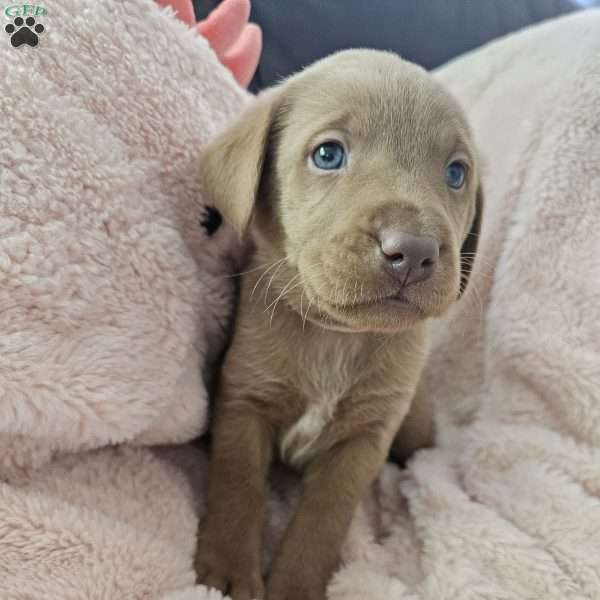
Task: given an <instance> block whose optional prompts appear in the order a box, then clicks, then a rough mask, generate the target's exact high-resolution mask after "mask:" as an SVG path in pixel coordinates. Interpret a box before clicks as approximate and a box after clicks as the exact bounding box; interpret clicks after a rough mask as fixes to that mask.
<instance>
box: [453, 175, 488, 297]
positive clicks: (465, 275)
mask: <svg viewBox="0 0 600 600" xmlns="http://www.w3.org/2000/svg"><path fill="white" fill-rule="evenodd" d="M482 217H483V189H482V185H481V183H479V184H478V186H477V193H476V197H475V214H474V215H473V220H472V221H471V229H470V230H469V233H468V234H467V237H466V238H465V241H464V242H463V245H462V246H461V249H460V292H459V297H460V296H462V294H463V293H464V291H465V289H466V287H467V284H468V283H469V277H470V275H471V270H472V269H473V263H474V262H475V254H476V253H477V245H478V243H479V233H480V231H481V219H482Z"/></svg>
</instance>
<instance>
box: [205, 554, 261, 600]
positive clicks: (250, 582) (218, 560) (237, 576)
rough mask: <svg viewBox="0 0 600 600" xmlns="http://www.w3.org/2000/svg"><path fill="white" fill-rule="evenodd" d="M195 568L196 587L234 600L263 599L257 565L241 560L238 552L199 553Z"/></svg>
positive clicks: (247, 559) (253, 561) (250, 559)
mask: <svg viewBox="0 0 600 600" xmlns="http://www.w3.org/2000/svg"><path fill="white" fill-rule="evenodd" d="M255 563H256V564H255ZM194 566H195V568H196V581H197V583H199V584H203V585H205V586H206V587H209V588H215V589H217V590H219V591H220V592H222V593H223V594H224V595H225V594H229V596H231V598H232V600H263V598H264V586H263V581H262V577H261V575H260V569H259V567H258V561H255V560H253V559H252V558H249V557H244V556H240V555H239V552H233V553H229V552H218V551H215V550H214V549H210V547H209V549H208V550H199V551H198V553H197V555H196V561H195V565H194Z"/></svg>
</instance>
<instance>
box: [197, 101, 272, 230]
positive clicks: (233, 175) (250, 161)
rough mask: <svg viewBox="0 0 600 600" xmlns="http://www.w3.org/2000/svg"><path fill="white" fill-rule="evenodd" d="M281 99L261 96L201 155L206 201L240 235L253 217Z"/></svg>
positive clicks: (203, 150)
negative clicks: (274, 120) (277, 103)
mask: <svg viewBox="0 0 600 600" xmlns="http://www.w3.org/2000/svg"><path fill="white" fill-rule="evenodd" d="M278 96H279V94H278V93H276V91H275V90H269V91H268V92H266V93H264V94H261V95H259V96H258V98H257V99H256V100H254V101H253V104H252V105H251V106H250V108H248V109H247V110H246V111H245V112H244V113H243V114H242V115H241V117H239V118H238V120H237V121H236V122H235V123H234V124H233V125H232V126H231V127H229V128H228V129H226V130H225V131H224V132H223V133H221V134H220V135H218V136H217V137H216V138H214V139H213V140H211V141H210V142H209V143H208V144H207V145H206V146H205V147H204V148H203V149H202V151H201V154H200V177H201V180H202V186H203V189H204V192H205V193H206V196H207V198H206V200H207V202H208V203H212V205H213V206H214V207H215V208H216V209H217V210H218V211H219V212H220V213H221V214H222V216H223V218H224V219H225V221H227V222H228V223H229V224H230V225H231V226H232V227H233V228H234V229H235V230H236V231H237V232H238V233H239V234H240V235H242V234H243V233H244V232H245V231H246V229H247V228H248V225H249V224H250V220H251V218H252V213H253V209H254V206H255V203H256V195H257V193H258V189H259V185H260V179H261V176H262V172H263V166H264V161H265V154H266V151H267V144H268V142H269V132H270V129H271V126H272V122H273V119H274V116H275V113H276V99H277V98H278Z"/></svg>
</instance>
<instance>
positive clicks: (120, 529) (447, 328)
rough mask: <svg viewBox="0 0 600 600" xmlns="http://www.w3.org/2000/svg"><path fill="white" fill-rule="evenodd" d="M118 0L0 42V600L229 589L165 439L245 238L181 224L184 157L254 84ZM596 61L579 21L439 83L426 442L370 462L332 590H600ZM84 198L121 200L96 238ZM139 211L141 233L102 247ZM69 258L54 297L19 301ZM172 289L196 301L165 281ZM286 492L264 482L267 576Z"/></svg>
mask: <svg viewBox="0 0 600 600" xmlns="http://www.w3.org/2000/svg"><path fill="white" fill-rule="evenodd" d="M112 6H114V5H112V3H109V2H108V0H100V1H98V0H96V1H93V0H78V1H77V2H76V1H75V0H57V1H56V2H55V3H54V9H52V5H50V4H49V5H48V10H49V14H48V18H47V23H48V30H47V32H46V33H47V37H45V38H42V40H41V42H40V45H39V47H37V48H34V49H30V48H28V47H27V48H24V50H26V51H29V50H31V52H29V54H27V55H25V54H21V55H19V54H16V52H17V50H16V49H13V48H9V50H10V53H9V50H5V49H4V48H2V50H0V53H1V55H2V58H4V60H3V61H0V103H1V104H0V105H1V106H2V108H3V109H4V110H3V114H10V115H11V119H5V120H3V121H2V122H1V124H0V140H1V143H0V168H1V169H2V170H1V171H0V199H1V201H2V207H1V208H2V210H1V211H0V223H2V227H3V232H4V235H3V236H2V238H1V239H0V244H2V246H0V247H1V248H2V251H3V252H4V254H3V257H4V258H2V261H1V265H2V271H1V272H2V277H3V285H2V286H1V287H0V307H1V310H2V312H1V313H0V314H2V327H3V336H2V338H1V341H0V343H2V350H3V351H2V353H0V357H1V358H0V360H2V361H3V368H2V369H1V370H0V377H2V386H0V390H1V394H2V395H0V431H1V432H2V440H3V442H2V443H3V446H2V453H1V454H0V457H1V462H0V465H1V467H2V471H1V475H0V480H1V482H0V597H1V598H2V599H3V600H4V598H6V599H7V600H13V599H14V600H26V599H27V600H29V599H35V600H38V599H46V598H47V599H48V600H59V599H60V600H63V599H69V600H71V599H72V600H83V599H103V600H104V599H110V600H113V599H115V600H117V599H119V600H121V599H132V600H133V599H135V600H138V599H140V600H142V599H144V600H155V599H156V600H218V599H219V598H221V596H220V594H218V593H217V592H214V591H210V590H207V589H206V588H204V587H202V586H194V574H193V569H192V556H193V551H194V545H195V532H196V526H197V520H198V516H199V515H200V514H201V513H202V511H203V503H204V491H205V489H206V464H207V456H206V454H205V452H204V451H203V450H202V449H200V448H198V447H194V446H191V445H185V444H183V445H177V446H175V445H173V444H179V443H180V442H182V441H184V440H185V439H189V438H191V437H192V436H193V435H196V434H197V433H199V432H201V431H203V428H204V427H205V415H206V410H207V407H206V394H205V390H204V386H203V385H202V384H203V377H201V376H199V375H196V376H195V377H192V376H191V372H193V371H194V369H191V368H190V367H189V365H190V364H193V365H194V368H195V369H196V370H197V372H198V373H199V372H200V368H201V367H202V366H207V364H206V359H207V352H208V350H211V351H213V350H212V349H213V348H214V346H213V343H212V340H215V345H216V346H218V345H219V340H220V339H221V338H222V336H223V323H224V322H225V321H226V315H227V314H228V310H229V308H230V299H229V295H228V288H227V287H226V284H225V283H223V282H224V281H227V277H223V274H224V273H226V272H227V271H228V269H229V270H230V269H231V265H230V262H231V261H232V260H235V255H236V252H237V251H238V249H237V248H236V245H235V242H234V241H232V239H231V237H230V234H229V233H228V231H227V230H226V229H224V230H222V231H218V232H217V233H215V234H214V236H213V238H207V237H206V236H205V235H204V234H203V233H202V232H200V233H199V232H198V229H193V228H192V222H195V218H190V217H189V215H190V214H192V213H193V212H194V210H196V209H199V208H198V207H197V206H196V203H198V204H200V205H201V204H202V201H201V196H200V191H199V190H198V189H197V188H196V187H195V184H194V183H193V181H194V179H193V176H192V172H193V162H194V146H195V145H198V144H200V143H202V141H203V140H204V139H206V138H207V137H208V136H209V135H211V134H213V133H214V132H215V131H216V130H217V129H218V128H219V127H221V126H223V125H224V124H225V123H226V122H227V120H228V119H230V118H231V115H232V114H234V113H235V112H236V111H237V110H239V107H240V106H241V105H242V104H243V102H244V101H245V96H244V94H243V93H242V92H241V91H239V90H238V89H237V88H236V87H235V84H234V83H233V81H232V79H231V77H229V76H228V75H227V74H226V73H225V71H224V69H222V67H221V66H220V65H219V64H218V63H217V61H216V59H214V57H213V56H212V53H211V51H210V49H209V48H208V47H207V46H206V44H204V43H203V42H202V41H201V40H199V39H197V38H192V37H191V36H188V35H187V33H186V32H185V31H184V28H183V27H182V26H180V25H179V24H176V23H175V22H174V20H173V19H172V17H170V16H169V15H167V14H164V13H161V12H160V11H158V9H156V8H155V7H153V6H151V3H150V2H146V1H144V0H126V1H124V2H122V3H120V8H119V12H118V15H116V14H115V12H116V9H114V8H112ZM51 10H54V11H55V14H57V15H60V19H59V18H57V19H56V23H57V28H58V27H61V28H62V29H60V31H61V34H60V35H56V41H55V42H53V41H52V35H51V34H52V33H54V32H51V31H50V23H51V15H52V12H50V11H51ZM116 16H118V22H119V28H118V29H117V28H115V27H114V21H115V17H116ZM69 19H71V20H74V21H75V22H76V24H77V25H78V27H77V28H74V27H71V26H70V25H71V21H70V20H69ZM61 23H62V25H60V24H61ZM65 24H69V26H66V25H65ZM88 27H89V28H88ZM46 33H45V34H44V35H46ZM42 42H47V45H46V47H44V46H43V45H42ZM52 44H55V45H54V46H52ZM78 48H80V50H79V51H77V49H78ZM34 52H35V54H34ZM107 55H108V56H113V57H116V56H118V57H120V61H117V65H116V66H115V67H114V68H113V69H111V70H108V69H106V68H104V67H102V61H101V57H102V56H107ZM167 56H168V57H169V59H168V60H167V58H166V57H167ZM599 56H600V13H596V12H595V11H590V12H587V13H580V14H576V15H573V16H568V17H564V18H562V19H559V20H556V21H552V22H548V23H547V24H543V25H540V26H536V27H534V28H531V29H529V30H526V31H524V32H521V33H518V34H514V35H512V36H510V37H508V38H505V39H503V40H500V41H498V42H494V43H493V44H491V45H489V46H486V47H484V48H482V49H479V50H477V51H475V52H474V53H472V54H470V55H467V56H465V57H463V58H460V59H458V60H456V61H454V62H453V63H451V64H449V65H447V66H445V67H444V68H442V69H440V70H438V71H437V72H436V73H435V76H436V77H439V78H440V80H442V81H443V82H444V83H445V84H447V85H448V86H449V88H450V89H451V90H452V91H453V92H454V93H455V95H456V96H457V97H458V99H459V100H460V102H461V103H462V104H463V105H464V106H465V108H466V109H467V111H468V113H469V116H470V119H471V121H472V123H473V126H474V128H475V131H476V137H477V138H478V141H479V146H480V148H481V150H482V153H483V154H484V156H485V158H486V162H487V173H486V177H485V187H486V208H487V210H486V213H485V219H484V223H483V229H482V233H481V240H480V242H481V253H480V255H479V257H478V259H477V262H476V265H475V270H474V272H473V275H472V283H473V285H471V286H470V287H469V288H468V291H467V293H466V295H465V297H464V298H463V299H462V300H461V302H460V304H458V305H457V306H456V307H455V308H454V309H453V311H452V313H451V314H450V315H448V317H447V318H445V319H443V320H441V321H439V322H436V323H434V324H433V327H432V329H433V331H432V350H431V353H430V356H429V359H428V363H427V366H426V369H425V374H424V379H423V391H424V392H425V393H427V394H428V395H429V397H430V398H431V399H432V401H433V403H434V405H435V409H436V410H435V415H436V430H437V439H436V445H435V447H434V448H433V449H429V450H421V451H419V452H418V453H417V454H416V456H415V457H414V459H413V460H412V461H411V463H410V464H409V467H408V468H407V469H406V470H400V469H399V468H398V467H396V466H395V465H391V464H390V465H387V466H386V467H385V469H384V470H383V472H382V474H381V476H380V477H379V479H378V480H377V481H376V482H375V484H374V486H373V489H372V491H371V493H370V494H369V496H368V497H367V498H366V499H365V501H364V503H363V505H362V506H361V507H360V508H359V510H358V511H357V514H356V517H355V520H354V523H353V525H352V529H351V531H350V534H349V536H348V540H347V542H346V545H345V548H344V551H343V564H342V566H341V568H340V570H339V571H338V573H337V574H336V575H335V577H334V579H333V580H332V582H331V584H330V586H329V590H328V595H329V598H330V600H359V599H360V600H364V599H366V598H368V599H369V600H383V599H386V600H387V599H397V600H444V599H448V600H449V599H451V598H452V599H458V598H460V600H470V599H477V600H482V599H483V600H488V599H489V600H492V599H493V600H512V599H514V600H517V599H518V600H524V599H526V600H541V599H550V600H552V599H556V600H558V599H560V600H564V599H574V600H580V599H581V600H583V599H596V598H600V558H599V557H600V552H599V550H600V541H599V540H600V536H599V534H598V531H599V530H600V502H599V497H600V467H598V465H600V460H599V458H600V455H599V444H600V302H599V299H600V252H599V251H600V242H599V240H598V237H597V231H598V229H599V227H600V204H599V203H598V198H599V197H600V166H599V165H600V135H599V134H600V113H599V112H598V110H597V107H598V106H599V105H600V60H599V59H598V57H599ZM23 57H26V58H23ZM111 64H112V61H111ZM132 82H133V83H135V85H136V86H142V88H143V90H144V91H145V93H140V92H139V89H138V88H137V87H136V90H137V91H134V92H131V91H130V87H131V86H132ZM106 94H109V97H108V99H107V98H105V97H104V95H106ZM128 94H129V95H128ZM122 97H123V98H122ZM22 100H25V101H23V102H22V105H21V103H20V101H22ZM7 109H10V110H7ZM63 111H66V113H67V114H66V115H65V114H63ZM123 111H127V112H125V113H124V114H121V113H122V112H123ZM137 136H139V139H138V137H137ZM32 139H33V140H39V143H37V144H35V143H32V142H31V140H32ZM80 156H81V157H80ZM82 157H83V158H82ZM34 167H35V168H34ZM111 169H113V170H111ZM44 170H46V173H47V176H43V172H44ZM105 174H107V175H108V176H107V177H104V175H105ZM96 197H98V200H97V201H96ZM57 198H58V199H59V200H60V201H57V200H56V199H57ZM15 199H16V200H18V202H15ZM11 200H12V202H11ZM75 200H77V202H76V201H75ZM78 202H79V203H80V204H81V207H84V206H85V208H86V210H85V211H83V210H81V211H78V208H79V206H80V204H78ZM180 202H181V203H182V204H179V203H180ZM140 203H141V204H140ZM15 204H16V208H15V207H14V205H15ZM139 206H142V207H143V208H141V209H140V210H139V211H138V210H137V209H138V207H139ZM192 208H193V209H194V210H191V209H192ZM17 210H19V211H21V212H20V213H17V214H15V211H17ZM103 210H104V211H106V212H108V213H110V214H116V215H118V217H116V218H114V220H110V219H109V226H108V230H107V229H106V228H105V227H104V224H103V222H102V220H101V219H102V215H103V213H102V211H103ZM90 212H91V213H92V216H91V217H89V220H86V215H88V214H90ZM148 214H151V215H153V216H154V215H155V216H156V219H155V220H156V222H157V225H156V227H157V229H156V230H154V229H153V227H151V226H150V225H149V224H148V223H146V225H147V228H148V230H149V232H148V236H149V237H144V236H141V237H138V238H135V239H141V240H142V241H141V242H140V246H139V247H138V246H136V245H135V244H129V245H125V246H124V247H123V248H121V247H120V246H119V245H118V244H119V243H120V241H121V240H122V239H123V238H124V237H127V236H126V235H125V233H124V232H128V234H129V235H133V234H134V233H135V231H136V227H135V226H136V225H137V224H138V223H139V221H138V219H141V217H142V216H144V217H147V215H148ZM23 223H25V224H26V225H27V227H23V228H22V229H23V231H22V232H21V231H20V230H19V229H18V227H19V225H21V226H22V225H23ZM195 224H196V225H197V223H195ZM48 225H51V227H50V228H49V229H47V230H45V229H44V226H46V227H48ZM11 227H12V229H11ZM111 227H113V228H116V229H113V231H116V232H118V233H116V234H113V235H111V234H110V231H111ZM132 230H133V231H132ZM142 231H144V229H143V228H142ZM13 232H15V233H13ZM152 232H154V234H155V235H154V236H152V235H151V233H152ZM26 234H27V235H29V236H30V237H29V238H26V239H30V240H31V241H30V243H29V246H27V247H29V248H31V250H29V251H26V250H25V251H20V248H21V246H20V245H19V243H18V242H19V240H20V239H22V238H21V237H20V236H25V235H26ZM188 236H189V237H188ZM219 236H221V237H219ZM98 238H100V239H102V240H104V241H105V245H104V246H101V247H100V248H101V250H98V249H97V248H96V247H95V245H94V244H95V242H96V241H97V239H98ZM105 238H106V239H105ZM190 238H191V239H193V240H195V243H192V242H190V241H189V240H190ZM11 239H12V240H13V241H12V243H10V240H11ZM81 240H84V241H85V242H86V243H85V244H83V243H82V244H81V248H79V249H78V250H77V248H78V246H79V242H80V241H81ZM165 240H166V241H165ZM152 241H155V244H156V245H153V244H152V243H151V242H152ZM71 248H73V249H74V250H73V254H71V252H70V249H71ZM102 249H106V252H107V254H108V256H106V257H105V256H104V253H103V252H102ZM134 251H138V252H134ZM128 252H129V254H128ZM88 253H90V254H88ZM203 256H204V257H205V259H203V258H201V257H203ZM73 257H76V258H78V259H79V260H74V259H73ZM130 257H131V262H130V261H129V260H128V259H129V258H130ZM32 261H33V262H32ZM163 261H164V262H163ZM103 262H105V263H106V262H107V263H108V267H106V265H103ZM138 262H139V263H140V265H141V266H143V267H145V268H142V269H140V267H139V266H138ZM131 263H133V265H135V266H136V268H137V273H136V269H134V268H133V266H132V265H131ZM26 267H27V268H26ZM44 269H47V270H48V271H44ZM179 269H181V270H182V271H183V273H184V274H187V277H185V276H182V274H181V273H182V271H179ZM63 270H64V273H65V275H64V277H65V281H66V282H68V283H69V285H70V287H69V286H66V287H65V288H64V290H63V289H62V287H61V288H60V289H54V288H50V289H49V290H48V291H47V292H46V293H45V294H41V293H40V294H39V295H38V296H36V297H32V298H29V296H28V295H27V294H29V295H31V296H33V294H32V291H31V290H28V287H31V286H33V287H34V288H35V286H40V288H41V289H42V290H43V289H44V287H43V285H47V286H50V285H51V284H52V282H53V281H54V280H55V279H56V278H55V277H54V278H53V277H49V276H48V275H46V276H45V277H44V275H45V274H46V273H48V272H50V273H52V272H58V273H62V272H63ZM111 273H112V276H110V277H109V275H111ZM138 273H139V274H138ZM96 276H98V277H99V280H98V281H97V280H96ZM130 276H132V277H137V278H138V279H134V281H135V283H131V282H129V283H128V281H129V280H128V278H129V277H130ZM164 278H166V281H165V279H164ZM182 280H183V281H184V282H186V285H190V286H191V291H190V289H187V287H186V286H182V287H184V288H185V290H184V291H183V292H182V291H181V288H177V287H176V290H177V291H176V292H174V291H172V287H171V286H173V285H176V284H177V282H179V281H182ZM115 282H119V283H118V285H117V283H115ZM218 282H219V284H217V283H218ZM192 284H193V285H192ZM221 285H223V286H225V287H220V286H221ZM107 286H108V289H107ZM113 286H116V289H117V291H115V290H113ZM118 286H125V287H127V290H125V289H123V290H122V291H119V287H118ZM155 286H156V287H157V289H156V290H155ZM211 286H213V287H211ZM65 290H66V291H65ZM161 293H164V294H165V295H164V296H162V295H161ZM153 294H156V301H155V302H153V301H152V300H153V298H154V296H153ZM28 298H29V300H27V299H28ZM27 302H28V303H27ZM121 309H122V310H124V311H128V312H124V313H123V314H121V312H120V311H121ZM61 310H62V311H64V313H61V312H60V311H61ZM138 310H139V315H138V312H137V311H138ZM107 312H108V314H109V316H106V313H107ZM112 313H114V315H112ZM57 314H58V315H60V317H61V318H60V319H59V320H58V321H56V320H55V319H54V317H55V315H57ZM111 315H112V316H113V319H112V320H111V318H110V316H111ZM138 316H139V319H140V321H138V320H137V318H138ZM219 316H220V317H221V318H219ZM134 317H135V318H134ZM78 319H80V320H81V321H78ZM179 319H183V323H180V322H179ZM186 319H189V320H186ZM155 321H156V323H155ZM155 327H156V329H157V330H158V331H157V330H155ZM171 328H178V329H177V334H176V335H175V334H173V331H172V329H171ZM8 334H10V336H12V337H10V336H9V335H8ZM30 334H31V335H32V337H29V335H30ZM107 335H109V336H110V335H113V336H116V337H109V338H108V339H106V338H105V336H107ZM119 336H121V337H119ZM146 336H148V339H147V338H146ZM171 336H172V337H171ZM220 336H221V337H220ZM48 340H50V341H48ZM44 344H46V345H44ZM136 344H139V345H136ZM40 346H41V347H40ZM198 348H199V350H198ZM113 351H114V352H116V353H117V357H115V354H114V352H113ZM146 353H147V354H148V357H149V358H148V362H147V363H146V361H144V360H143V357H144V356H145V355H146ZM183 357H187V358H188V360H189V362H187V361H186V360H184V358H183ZM190 357H191V358H190ZM163 362H164V365H163ZM209 362H210V361H209ZM75 365H83V366H82V367H79V370H77V369H74V371H73V376H72V377H71V378H69V379H63V378H62V375H63V374H65V377H67V374H68V373H71V370H70V369H71V367H73V366H75ZM144 365H146V366H147V368H146V369H143V368H142V367H143V366H144ZM138 368H141V369H142V370H141V371H138ZM113 370H114V372H113ZM55 373H56V374H60V375H61V377H56V378H55V377H53V375H54V374H55ZM91 375H94V377H92V379H91V380H90V379H89V376H91ZM56 381H58V382H59V383H58V384H56V386H55V387H49V386H51V385H52V386H53V385H54V382H56ZM88 382H89V383H88ZM140 382H142V383H140ZM140 385H142V386H143V389H140ZM23 390H25V391H23ZM192 398H194V399H195V402H193V401H192V400H191V399H192ZM144 401H145V403H144ZM192 407H193V408H192ZM146 417H147V418H146ZM132 423H133V424H134V425H132ZM98 432H100V433H98ZM117 442H118V443H119V445H118V446H113V444H115V443H117ZM153 444H162V446H157V445H153ZM298 494H299V486H298V481H297V480H295V478H294V477H293V476H291V475H289V474H288V473H285V472H283V471H282V472H276V473H274V475H273V478H272V481H271V495H270V499H269V507H268V513H269V522H268V524H267V526H266V530H265V557H264V558H265V565H266V564H268V561H269V558H270V555H271V553H272V552H273V549H274V548H276V545H277V541H278V539H279V538H280V536H281V534H282V531H283V530H284V527H285V524H286V521H287V519H288V518H289V515H290V514H291V511H292V510H293V506H294V504H295V502H296V501H297V498H298Z"/></svg>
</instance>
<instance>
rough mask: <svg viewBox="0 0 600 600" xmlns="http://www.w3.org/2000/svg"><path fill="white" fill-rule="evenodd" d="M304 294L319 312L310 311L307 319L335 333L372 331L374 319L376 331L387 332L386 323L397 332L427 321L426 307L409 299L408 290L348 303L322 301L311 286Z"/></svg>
mask: <svg viewBox="0 0 600 600" xmlns="http://www.w3.org/2000/svg"><path fill="white" fill-rule="evenodd" d="M305 292H306V294H307V296H309V298H311V299H312V306H313V307H314V308H315V309H316V310H313V311H310V312H309V311H307V313H306V316H305V320H306V321H309V322H312V323H314V324H315V325H319V326H321V327H324V328H325V329H332V330H334V331H344V332H360V331H372V330H373V329H374V324H375V323H374V320H375V321H376V322H378V323H379V326H376V327H375V329H380V328H381V329H382V330H383V329H388V328H389V327H388V326H384V325H383V324H384V323H387V324H388V325H390V326H391V328H392V329H395V328H396V324H399V323H404V324H407V323H414V322H417V321H421V320H423V319H425V318H426V314H425V311H424V310H423V308H422V307H420V306H419V305H418V304H417V303H416V302H415V301H414V300H412V299H411V298H410V297H409V296H408V294H407V290H406V289H405V288H403V289H395V290H386V291H385V292H380V293H379V294H372V295H369V296H366V297H364V296H363V297H362V298H360V299H359V300H357V301H354V302H345V303H340V302H336V301H334V300H333V301H332V300H331V299H328V298H323V297H322V296H320V295H319V294H318V293H316V292H315V291H314V290H313V289H311V288H310V286H305Z"/></svg>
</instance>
